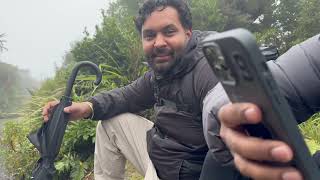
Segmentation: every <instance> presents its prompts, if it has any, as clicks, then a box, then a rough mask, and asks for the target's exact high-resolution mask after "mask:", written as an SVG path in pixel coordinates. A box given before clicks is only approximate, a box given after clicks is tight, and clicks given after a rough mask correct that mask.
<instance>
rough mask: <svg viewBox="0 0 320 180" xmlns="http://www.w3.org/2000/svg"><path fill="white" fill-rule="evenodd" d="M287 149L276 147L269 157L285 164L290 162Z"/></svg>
mask: <svg viewBox="0 0 320 180" xmlns="http://www.w3.org/2000/svg"><path fill="white" fill-rule="evenodd" d="M288 151H289V149H288V148H287V147H285V146H278V147H275V148H273V149H272V150H271V156H272V157H273V158H274V159H275V160H278V161H281V162H287V161H290V160H291V157H290V155H289V152H288Z"/></svg>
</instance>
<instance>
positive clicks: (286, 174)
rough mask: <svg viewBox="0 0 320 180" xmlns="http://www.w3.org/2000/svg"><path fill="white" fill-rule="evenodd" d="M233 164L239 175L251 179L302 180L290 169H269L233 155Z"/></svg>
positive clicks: (294, 170) (269, 167) (299, 175)
mask: <svg viewBox="0 0 320 180" xmlns="http://www.w3.org/2000/svg"><path fill="white" fill-rule="evenodd" d="M234 162H235V164H236V167H237V168H238V170H239V171H240V172H241V174H243V175H245V176H248V177H251V178H253V179H257V180H259V179H263V180H289V179H290V180H303V177H302V175H301V174H300V173H299V172H298V171H297V170H296V169H294V168H291V167H271V166H268V165H263V164H260V163H257V162H253V161H249V160H246V159H244V158H242V157H241V156H239V155H238V154H234Z"/></svg>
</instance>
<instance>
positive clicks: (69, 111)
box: [63, 106, 73, 113]
mask: <svg viewBox="0 0 320 180" xmlns="http://www.w3.org/2000/svg"><path fill="white" fill-rule="evenodd" d="M72 109H73V108H72V106H68V107H65V108H64V109H63V111H64V112H65V113H72Z"/></svg>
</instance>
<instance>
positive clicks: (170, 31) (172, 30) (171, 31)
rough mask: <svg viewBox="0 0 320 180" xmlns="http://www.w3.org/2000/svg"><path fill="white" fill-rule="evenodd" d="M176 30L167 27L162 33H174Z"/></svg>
mask: <svg viewBox="0 0 320 180" xmlns="http://www.w3.org/2000/svg"><path fill="white" fill-rule="evenodd" d="M175 32H176V31H175V30H174V29H168V30H166V31H165V32H164V33H165V34H166V35H169V36H170V35H173V34H174V33H175Z"/></svg>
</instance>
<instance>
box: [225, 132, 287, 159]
mask: <svg viewBox="0 0 320 180" xmlns="http://www.w3.org/2000/svg"><path fill="white" fill-rule="evenodd" d="M224 129H225V130H222V132H221V133H222V134H221V137H222V138H223V139H224V140H225V142H226V144H227V146H228V147H229V148H230V149H231V150H232V151H234V152H236V153H237V154H238V155H240V156H242V157H244V158H247V159H250V160H256V161H276V162H283V163H285V162H288V161H290V160H291V159H292V158H293V152H292V150H291V149H290V147H289V146H288V145H286V144H285V143H283V142H281V141H273V140H264V139H260V138H256V137H250V136H246V135H245V134H244V133H241V132H238V131H233V130H229V129H227V128H224Z"/></svg>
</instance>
